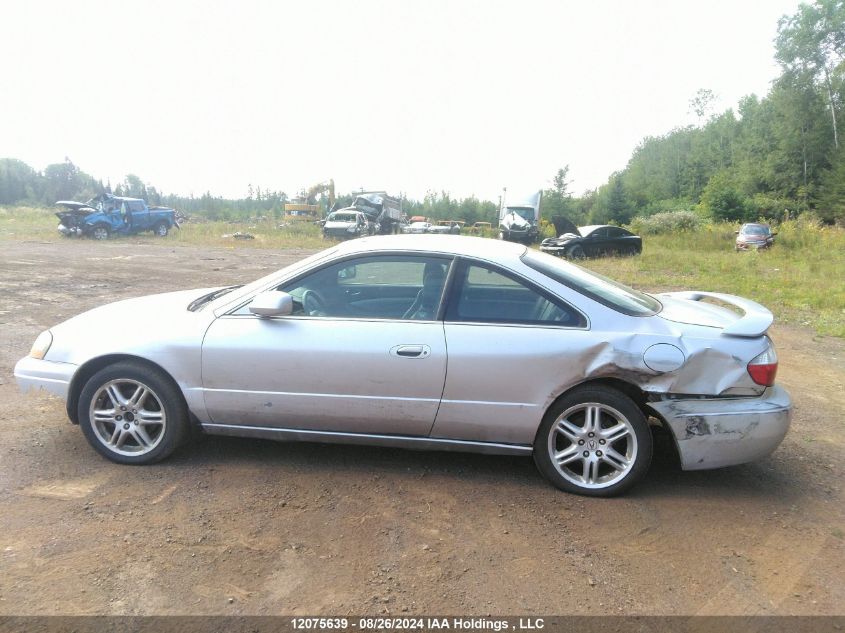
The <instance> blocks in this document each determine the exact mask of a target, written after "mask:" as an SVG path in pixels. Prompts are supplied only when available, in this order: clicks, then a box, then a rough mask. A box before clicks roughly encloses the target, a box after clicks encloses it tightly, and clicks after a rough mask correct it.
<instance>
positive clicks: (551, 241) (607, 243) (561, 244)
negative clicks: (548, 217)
mask: <svg viewBox="0 0 845 633" xmlns="http://www.w3.org/2000/svg"><path fill="white" fill-rule="evenodd" d="M577 231H578V234H577V235H576V234H575V233H564V234H563V235H561V236H560V237H549V238H546V239H545V240H543V243H542V244H541V245H540V250H541V251H544V252H546V253H549V254H550V255H557V256H558V257H567V258H569V259H581V258H583V257H600V256H602V255H637V254H639V253H641V252H642V250H643V241H642V238H640V236H639V235H634V234H633V233H631V232H630V231H626V230H625V229H623V228H621V227H618V226H610V225H607V224H598V225H592V226H579V227H578V229H577Z"/></svg>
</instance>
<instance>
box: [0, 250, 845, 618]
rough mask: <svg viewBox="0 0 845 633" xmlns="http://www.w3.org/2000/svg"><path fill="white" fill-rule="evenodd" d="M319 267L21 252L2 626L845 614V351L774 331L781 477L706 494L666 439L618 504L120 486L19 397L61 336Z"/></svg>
mask: <svg viewBox="0 0 845 633" xmlns="http://www.w3.org/2000/svg"><path fill="white" fill-rule="evenodd" d="M306 254H307V252H306V251H302V250H290V251H284V252H274V251H269V250H257V249H249V248H244V247H236V248H213V249H212V248H209V249H202V248H197V247H193V246H174V245H173V244H171V243H169V242H168V240H167V239H164V240H152V239H149V238H132V239H124V240H116V241H110V242H107V243H97V242H92V241H70V240H68V241H58V240H57V241H41V242H35V241H30V242H21V241H3V242H0V327H1V328H2V329H0V331H2V338H0V402H2V407H0V615H3V614H232V615H236V614H279V613H285V614H317V613H326V614H347V613H348V614H381V613H390V614H403V613H438V614H487V613H507V614H540V613H544V614H548V613H557V614H585V615H587V614H589V615H599V614H623V613H625V614H631V613H636V614H842V613H845V609H843V605H845V571H843V569H845V556H843V544H845V534H843V529H845V521H843V514H845V503H843V488H842V483H843V464H845V460H843V441H845V415H843V414H845V344H843V341H841V340H838V339H821V338H817V337H815V336H814V335H813V334H812V333H811V332H810V331H807V330H802V329H792V328H789V329H787V328H784V327H776V328H774V330H773V336H774V339H775V341H776V343H777V345H778V352H779V355H780V376H779V379H780V382H781V383H782V384H783V385H784V386H786V388H787V389H789V390H790V392H791V394H792V396H793V398H794V400H795V404H796V412H795V419H794V422H793V427H792V430H791V432H790V434H789V435H788V436H787V438H786V441H785V442H784V444H783V445H782V446H781V448H780V449H778V451H777V452H776V453H775V454H774V455H773V456H772V457H771V458H769V459H767V460H765V461H762V462H760V463H757V464H751V465H746V466H739V467H734V468H728V469H723V470H719V471H710V472H689V473H685V472H681V471H680V470H679V469H678V468H677V466H676V464H675V461H674V457H673V456H672V454H671V451H670V450H669V447H668V445H667V444H666V443H665V441H663V442H660V443H659V445H658V454H657V455H656V457H655V460H654V463H653V465H652V468H651V470H650V472H649V474H648V476H647V477H646V479H645V481H644V482H643V483H642V484H641V485H639V486H638V487H637V488H636V489H635V490H634V491H632V493H630V494H628V495H627V496H625V497H623V498H620V499H609V500H593V499H586V498H581V497H576V496H571V495H566V494H564V493H561V492H558V491H557V490H555V489H553V488H552V487H550V486H549V485H547V484H546V483H545V482H544V481H543V480H542V479H541V478H540V476H539V475H538V473H537V472H536V470H535V468H534V465H533V462H532V461H531V460H530V459H528V458H516V457H496V456H482V455H461V454H456V453H418V452H410V451H402V450H391V449H377V448H365V447H344V446H328V445H317V444H293V443H291V444H286V443H276V442H267V441H258V440H240V439H225V438H203V439H201V440H199V441H198V442H196V443H194V444H192V445H190V446H188V447H186V448H184V449H183V450H181V451H180V452H179V453H178V454H177V455H176V456H174V457H173V458H171V459H170V460H168V461H166V462H165V463H162V464H159V465H156V466H151V467H141V468H133V467H125V466H118V465H116V464H112V463H110V462H107V461H105V460H104V459H102V458H100V457H99V456H98V455H97V454H96V453H94V451H93V450H92V449H90V448H89V447H88V445H87V444H86V442H85V440H84V438H83V436H82V433H81V432H80V431H79V429H78V428H77V427H75V426H73V425H71V424H70V423H69V422H68V421H67V418H66V416H65V412H64V406H63V404H62V403H61V402H59V401H58V400H56V399H54V398H51V397H49V396H47V395H43V394H30V395H22V394H20V393H18V391H17V388H16V386H15V384H14V379H13V377H12V368H13V366H14V363H15V362H16V360H17V359H18V358H20V357H21V356H24V355H25V354H26V353H27V352H28V350H29V346H30V345H31V343H32V341H33V340H34V339H35V337H36V335H37V334H38V333H39V332H40V331H41V330H43V329H45V328H46V327H49V326H50V325H53V324H55V323H57V322H59V321H61V320H64V319H66V318H68V317H70V316H72V315H74V314H77V313H79V312H81V311H83V310H86V309H89V308H92V307H94V306H97V305H99V304H102V303H105V302H108V301H113V300H117V299H122V298H126V297H132V296H139V295H144V294H150V293H154V292H161V291H168V290H177V289H183V288H191V287H202V286H213V285H217V284H219V285H224V284H231V283H239V282H245V281H249V280H252V279H254V278H256V277H258V276H260V275H263V274H265V273H267V272H269V271H271V270H273V269H276V268H278V267H280V266H282V265H284V264H286V263H290V262H292V261H295V260H297V259H299V258H301V257H303V256H305V255H306Z"/></svg>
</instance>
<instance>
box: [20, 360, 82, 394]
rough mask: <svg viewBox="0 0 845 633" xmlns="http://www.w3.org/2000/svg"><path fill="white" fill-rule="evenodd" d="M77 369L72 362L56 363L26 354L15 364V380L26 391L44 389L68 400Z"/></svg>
mask: <svg viewBox="0 0 845 633" xmlns="http://www.w3.org/2000/svg"><path fill="white" fill-rule="evenodd" d="M77 369H78V366H77V365H73V364H71V363H54V362H52V361H49V360H38V359H37V358H32V357H30V356H24V357H23V358H21V359H20V360H19V361H18V363H17V365H15V380H16V381H17V383H18V387H19V388H20V390H21V391H23V392H24V393H25V392H27V391H29V390H30V389H43V390H44V391H48V392H50V393H52V394H55V395H57V396H59V397H60V398H63V399H64V400H67V393H68V388H69V386H70V381H71V378H73V374H74V373H75V372H76V370H77Z"/></svg>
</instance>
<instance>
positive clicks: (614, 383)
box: [552, 378, 654, 418]
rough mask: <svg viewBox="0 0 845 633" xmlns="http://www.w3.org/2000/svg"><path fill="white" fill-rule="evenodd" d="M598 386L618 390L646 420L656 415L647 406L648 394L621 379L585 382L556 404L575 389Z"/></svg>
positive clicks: (601, 379) (580, 383) (572, 388)
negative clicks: (633, 403) (638, 409)
mask: <svg viewBox="0 0 845 633" xmlns="http://www.w3.org/2000/svg"><path fill="white" fill-rule="evenodd" d="M596 385H603V386H605V387H611V388H612V389H616V391H621V392H622V393H624V394H625V395H626V396H628V397H629V398H630V399H631V400H633V401H634V402H635V403H636V405H637V406H638V407H639V408H640V410H641V411H642V412H643V415H645V416H646V418H648V417H651V416H653V415H654V413H653V412H652V411H651V410H650V409H649V408H648V407H647V406H646V403H647V402H648V396H646V393H645V392H644V391H643V390H642V389H640V388H639V387H637V386H636V385H633V384H631V383H630V382H625V381H624V380H620V379H619V378H595V379H592V380H585V381H584V382H579V383H578V384H577V385H574V386H573V387H570V388H569V389H567V390H566V391H564V392H563V393H562V394H560V395H559V396H558V397H557V398H555V402H557V401H558V400H560V399H561V398H563V397H565V396H567V395H569V394H570V393H571V392H572V391H574V390H575V389H580V388H582V387H591V386H596ZM552 404H554V402H553V403H552Z"/></svg>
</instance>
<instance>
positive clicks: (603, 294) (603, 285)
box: [522, 250, 663, 316]
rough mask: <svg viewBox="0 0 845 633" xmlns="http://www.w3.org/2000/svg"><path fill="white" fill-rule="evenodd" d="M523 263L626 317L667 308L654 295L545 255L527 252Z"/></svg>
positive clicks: (654, 312)
mask: <svg viewBox="0 0 845 633" xmlns="http://www.w3.org/2000/svg"><path fill="white" fill-rule="evenodd" d="M522 261H523V263H524V264H525V265H527V266H529V267H531V268H533V269H534V270H536V271H539V272H541V273H543V274H544V275H546V276H548V277H550V278H551V279H554V280H555V281H557V282H558V283H562V284H563V285H564V286H569V287H570V288H572V289H573V290H575V291H577V292H580V293H581V294H583V295H586V296H588V297H590V299H594V300H596V301H598V302H599V303H602V304H604V305H606V306H607V307H609V308H612V309H614V310H616V311H617V312H621V313H622V314H627V315H629V316H652V315H654V314H657V313H658V312H660V310H661V309H662V307H663V306H662V305H661V304H660V302H659V301H658V300H657V299H655V298H654V297H652V296H651V295H647V294H645V293H643V292H639V291H637V290H634V289H633V288H629V287H628V286H625V285H623V284H620V283H619V282H617V281H613V280H612V279H609V278H607V277H605V276H604V275H599V274H596V273H594V272H592V271H588V270H586V269H584V268H581V267H580V266H576V265H575V264H570V263H569V262H565V261H563V260H561V259H559V258H557V257H553V256H551V255H546V254H545V253H538V252H537V251H532V250H527V251H526V252H525V254H524V255H523V256H522Z"/></svg>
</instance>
